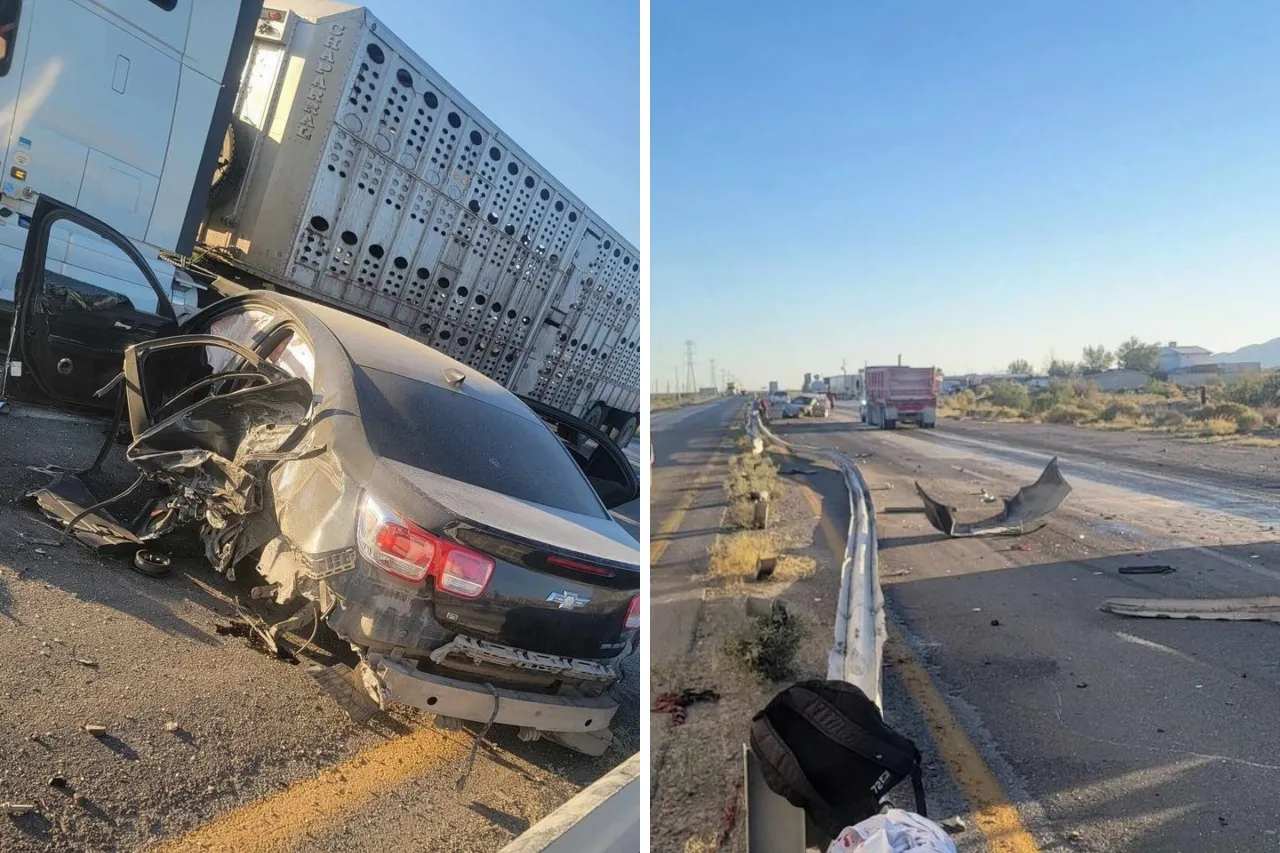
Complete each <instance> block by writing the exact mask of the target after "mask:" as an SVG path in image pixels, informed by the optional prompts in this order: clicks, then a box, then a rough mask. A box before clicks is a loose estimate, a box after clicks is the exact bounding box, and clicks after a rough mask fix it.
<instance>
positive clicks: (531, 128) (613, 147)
mask: <svg viewBox="0 0 1280 853" xmlns="http://www.w3.org/2000/svg"><path fill="white" fill-rule="evenodd" d="M365 5H366V6H368V7H369V9H370V10H372V12H373V14H374V15H376V16H377V17H378V19H379V20H381V21H382V22H383V23H385V24H386V25H387V26H388V27H390V28H391V30H392V31H393V32H395V34H396V35H398V36H400V37H401V38H402V39H404V41H405V42H406V43H407V44H409V45H410V46H411V47H412V48H413V49H414V50H415V51H416V52H417V53H418V55H419V56H421V57H422V58H423V59H424V60H426V61H427V63H428V64H429V65H431V67H433V68H435V69H436V70H437V71H439V72H440V73H441V74H443V75H444V77H445V79H446V80H448V81H449V82H450V83H452V84H453V85H454V86H455V87H457V89H458V91H460V92H462V94H463V95H465V96H466V97H467V99H468V100H470V101H471V102H472V103H473V104H475V105H476V106H477V107H479V108H480V109H481V110H483V111H484V113H485V115H487V116H488V117H489V118H491V119H492V120H493V121H494V122H495V123H497V125H498V126H499V127H500V128H502V130H503V131H504V132H505V133H506V134H507V135H508V136H509V137H511V138H512V139H513V140H515V141H516V143H517V144H519V145H520V146H521V147H522V148H524V149H525V150H526V151H528V152H529V153H530V154H532V155H533V156H534V157H535V158H536V159H537V160H538V162H539V163H541V164H542V165H543V166H545V167H546V168H547V169H548V170H549V171H550V172H551V174H552V175H554V176H555V177H556V178H558V179H559V180H560V182H561V183H563V184H564V185H565V186H567V187H568V188H569V190H570V191H571V192H573V193H574V194H575V195H577V196H578V197H579V198H581V199H582V200H583V201H584V202H586V203H587V204H588V205H590V207H591V208H592V209H593V210H595V211H596V213H598V214H599V215H600V216H601V217H603V218H604V220H605V221H606V222H608V223H609V224H610V225H612V226H613V227H614V228H615V229H617V231H618V233H620V234H621V235H622V236H623V237H624V238H626V239H627V240H629V241H630V242H631V243H632V244H633V245H639V241H640V9H639V4H638V3H635V2H619V3H614V2H597V3H591V2H586V1H585V0H576V2H543V3H519V2H511V0H429V2H424V0H365Z"/></svg>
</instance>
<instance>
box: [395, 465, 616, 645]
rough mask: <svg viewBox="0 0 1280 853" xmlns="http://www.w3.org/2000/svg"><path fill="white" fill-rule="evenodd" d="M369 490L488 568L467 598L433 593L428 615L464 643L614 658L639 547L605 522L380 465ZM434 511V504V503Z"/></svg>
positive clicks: (605, 519)
mask: <svg viewBox="0 0 1280 853" xmlns="http://www.w3.org/2000/svg"><path fill="white" fill-rule="evenodd" d="M374 489H375V491H377V493H378V494H379V496H380V497H381V499H383V500H386V501H387V502H388V503H389V504H391V505H393V506H394V508H395V510H396V511H397V512H399V513H403V514H404V515H405V516H406V518H407V519H408V520H410V521H413V522H415V523H419V524H424V526H430V525H427V524H425V523H426V522H427V521H428V520H429V519H448V520H447V521H445V522H444V523H443V524H436V525H435V529H432V530H431V531H430V532H432V533H434V534H436V535H438V536H442V537H444V538H446V539H448V540H450V541H452V542H455V543H457V544H459V545H461V546H463V547H465V548H467V549H470V550H472V551H475V552H478V553H480V554H483V555H485V556H487V557H489V558H491V559H492V560H493V562H494V568H493V572H492V575H491V576H490V578H489V580H488V583H487V584H486V585H485V587H484V590H483V592H481V593H480V594H479V595H478V596H477V597H475V598H465V597H462V596H458V595H453V594H450V593H449V592H448V591H447V590H446V589H442V588H440V587H439V586H437V588H436V591H435V595H434V597H433V605H432V606H433V609H434V615H435V617H436V619H437V621H439V622H440V624H441V625H443V626H445V627H447V628H448V629H450V630H452V631H456V632H458V633H460V634H463V635H465V636H470V637H475V638H477V639H481V640H486V641H489V642H494V643H500V644H503V645H507V646H512V647H514V648H519V649H526V650H528V651H533V652H541V653H544V654H553V655H562V656H565V657H576V658H588V659H592V658H594V659H598V658H604V657H614V656H616V655H617V654H619V653H620V652H621V651H622V650H623V649H624V648H625V647H626V642H627V633H628V632H627V630H626V629H625V622H626V619H627V614H628V609H629V607H630V605H631V602H632V598H633V597H634V596H636V595H637V594H638V593H639V588H640V573H639V546H638V545H637V543H636V542H635V540H634V539H632V538H631V537H630V536H629V535H627V533H626V531H624V530H623V529H622V528H621V527H620V526H619V525H618V524H617V522H615V521H614V520H613V519H612V518H610V517H608V516H607V515H602V516H601V517H599V518H597V517H593V516H586V515H581V514H578V513H573V512H570V511H567V510H560V509H555V508H552V507H547V506H542V505H540V504H534V503H531V502H528V501H523V500H520V499H517V498H512V497H509V496H506V495H502V494H499V493H497V492H492V491H489V490H487V489H483V488H480V487H477V486H472V485H469V484H467V483H463V482H461V481H458V480H453V479H451V478H448V477H442V476H440V475H438V474H433V473H431V472H429V471H424V470H421V469H418V468H414V467H411V466H408V465H405V464H403V463H399V462H394V461H392V460H388V459H380V460H379V461H378V464H377V467H376V469H375V477H374ZM432 505H433V506H432Z"/></svg>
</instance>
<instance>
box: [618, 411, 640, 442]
mask: <svg viewBox="0 0 1280 853" xmlns="http://www.w3.org/2000/svg"><path fill="white" fill-rule="evenodd" d="M639 426H640V418H639V416H638V415H628V416H627V419H626V420H624V421H623V422H622V426H621V427H620V428H619V429H618V437H617V438H616V439H615V441H616V442H617V443H618V446H619V447H626V446H627V445H628V444H630V443H631V439H633V438H635V437H636V429H638V428H639Z"/></svg>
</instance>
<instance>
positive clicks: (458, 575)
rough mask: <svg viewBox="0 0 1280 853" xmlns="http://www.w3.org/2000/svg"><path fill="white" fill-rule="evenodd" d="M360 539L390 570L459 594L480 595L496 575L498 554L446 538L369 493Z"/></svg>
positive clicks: (363, 549) (371, 557) (365, 552)
mask: <svg viewBox="0 0 1280 853" xmlns="http://www.w3.org/2000/svg"><path fill="white" fill-rule="evenodd" d="M356 541H357V542H358V543H359V547H360V554H361V556H363V557H364V558H365V559H366V560H368V561H369V562H370V563H373V564H374V565H375V566H377V567H378V568H380V569H382V570H383V571H384V572H387V573H388V574H392V575H395V576H396V577H398V578H403V579H404V580H408V581H414V582H420V581H423V580H426V578H427V576H428V575H431V576H434V577H435V579H436V587H437V588H438V589H442V590H444V591H445V592H448V593H450V594H451V595H456V596H458V597H460V598H476V597H478V596H479V595H480V594H481V593H483V592H484V590H485V587H486V586H488V585H489V579H490V578H492V577H493V566H494V563H493V559H492V558H490V557H486V556H485V555H484V554H481V553H479V552H476V551H472V550H471V549H470V548H463V547H462V546H461V545H455V544H454V543H453V542H449V541H448V540H445V539H441V538H440V537H438V536H434V535H432V534H430V533H428V532H427V531H425V530H423V529H422V528H421V527H419V526H418V525H416V524H414V523H413V522H412V521H408V520H406V519H404V518H401V517H400V516H398V515H396V514H395V513H394V512H392V511H391V510H389V509H387V508H386V507H384V506H383V505H382V504H380V503H378V501H377V500H375V499H374V498H372V497H370V496H369V495H368V494H366V495H365V496H364V497H363V498H362V499H361V501H360V522H359V525H358V530H357V535H356Z"/></svg>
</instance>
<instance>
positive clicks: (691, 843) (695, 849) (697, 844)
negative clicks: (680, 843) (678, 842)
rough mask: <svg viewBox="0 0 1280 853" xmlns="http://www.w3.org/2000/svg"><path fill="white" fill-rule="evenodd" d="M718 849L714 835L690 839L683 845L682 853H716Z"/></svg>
mask: <svg viewBox="0 0 1280 853" xmlns="http://www.w3.org/2000/svg"><path fill="white" fill-rule="evenodd" d="M718 848H719V844H718V843H717V841H716V836H715V834H714V833H712V834H709V835H701V836H698V837H697V838H690V839H689V840H688V841H686V842H685V843H684V853H716V850H717V849H718Z"/></svg>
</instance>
